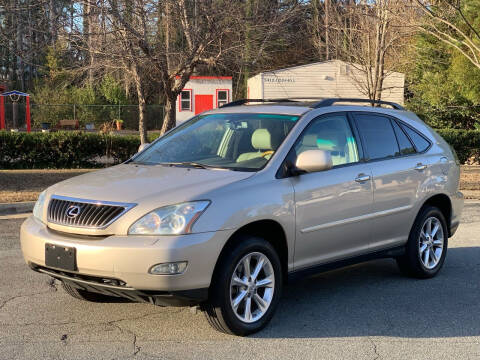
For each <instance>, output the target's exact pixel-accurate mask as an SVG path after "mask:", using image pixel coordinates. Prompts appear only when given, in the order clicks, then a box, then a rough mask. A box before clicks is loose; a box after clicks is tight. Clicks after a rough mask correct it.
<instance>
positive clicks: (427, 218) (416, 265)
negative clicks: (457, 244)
mask: <svg viewBox="0 0 480 360" xmlns="http://www.w3.org/2000/svg"><path fill="white" fill-rule="evenodd" d="M447 247H448V232H447V224H446V221H445V217H444V216H443V213H442V212H441V211H440V209H438V208H436V207H433V206H427V207H425V208H423V209H422V210H421V211H420V213H419V214H418V216H417V219H416V220H415V223H414V225H413V227H412V230H411V232H410V236H409V239H408V242H407V246H406V251H405V255H403V256H401V257H399V258H397V263H398V265H399V267H400V269H401V270H402V272H403V273H405V274H407V275H409V276H413V277H417V278H423V279H425V278H431V277H433V276H435V275H437V273H438V272H439V271H440V269H441V268H442V266H443V263H444V262H445V257H446V255H447Z"/></svg>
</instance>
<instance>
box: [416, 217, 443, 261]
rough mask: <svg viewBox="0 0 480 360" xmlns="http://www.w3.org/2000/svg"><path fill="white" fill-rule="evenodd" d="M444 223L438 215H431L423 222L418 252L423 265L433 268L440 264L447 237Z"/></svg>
mask: <svg viewBox="0 0 480 360" xmlns="http://www.w3.org/2000/svg"><path fill="white" fill-rule="evenodd" d="M444 236H445V235H444V233H443V227H442V223H441V222H440V220H439V219H437V218H436V217H429V218H428V219H427V220H425V222H424V223H423V226H422V230H421V232H420V241H419V243H418V252H419V255H420V260H421V261H422V264H423V266H425V267H426V268H427V269H429V270H431V269H433V268H434V267H435V266H437V265H438V263H439V262H440V259H441V258H442V254H443V245H444V242H445V237H444Z"/></svg>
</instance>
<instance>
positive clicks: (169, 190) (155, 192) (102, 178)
mask: <svg viewBox="0 0 480 360" xmlns="http://www.w3.org/2000/svg"><path fill="white" fill-rule="evenodd" d="M253 174H254V172H239V171H230V170H217V169H198V168H188V167H170V166H162V165H138V164H121V165H117V166H113V167H110V168H107V169H103V170H99V171H95V172H90V173H87V174H84V175H80V176H77V177H74V178H71V179H68V180H65V181H63V182H60V183H58V184H56V185H54V186H52V187H51V188H49V191H48V193H49V195H61V196H67V197H72V198H79V199H88V200H99V201H115V202H128V203H141V202H142V201H144V202H151V201H155V202H157V203H158V204H159V205H169V204H174V203H177V202H181V201H189V200H200V199H201V196H202V194H204V193H206V192H209V191H211V190H213V189H215V188H219V187H222V186H225V185H228V184H230V183H233V182H236V181H240V180H243V179H246V178H248V177H250V176H252V175H253ZM199 197H200V198H199Z"/></svg>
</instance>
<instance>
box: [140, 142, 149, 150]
mask: <svg viewBox="0 0 480 360" xmlns="http://www.w3.org/2000/svg"><path fill="white" fill-rule="evenodd" d="M149 146H150V143H145V144H140V146H139V147H138V152H140V151H143V150H145V149H146V148H147V147H149Z"/></svg>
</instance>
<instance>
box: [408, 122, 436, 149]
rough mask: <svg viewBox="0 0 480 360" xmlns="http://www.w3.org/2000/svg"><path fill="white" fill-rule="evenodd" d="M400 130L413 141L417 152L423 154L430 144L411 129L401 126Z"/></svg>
mask: <svg viewBox="0 0 480 360" xmlns="http://www.w3.org/2000/svg"><path fill="white" fill-rule="evenodd" d="M401 126H402V129H403V130H404V131H405V132H406V133H407V135H408V137H409V138H410V139H411V140H412V141H413V144H414V145H415V148H416V149H417V151H418V152H423V151H425V150H427V149H428V147H429V146H430V142H429V141H428V140H427V139H425V137H424V136H423V135H420V134H419V133H418V132H417V131H415V130H413V129H412V128H411V127H409V126H406V125H404V124H401Z"/></svg>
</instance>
